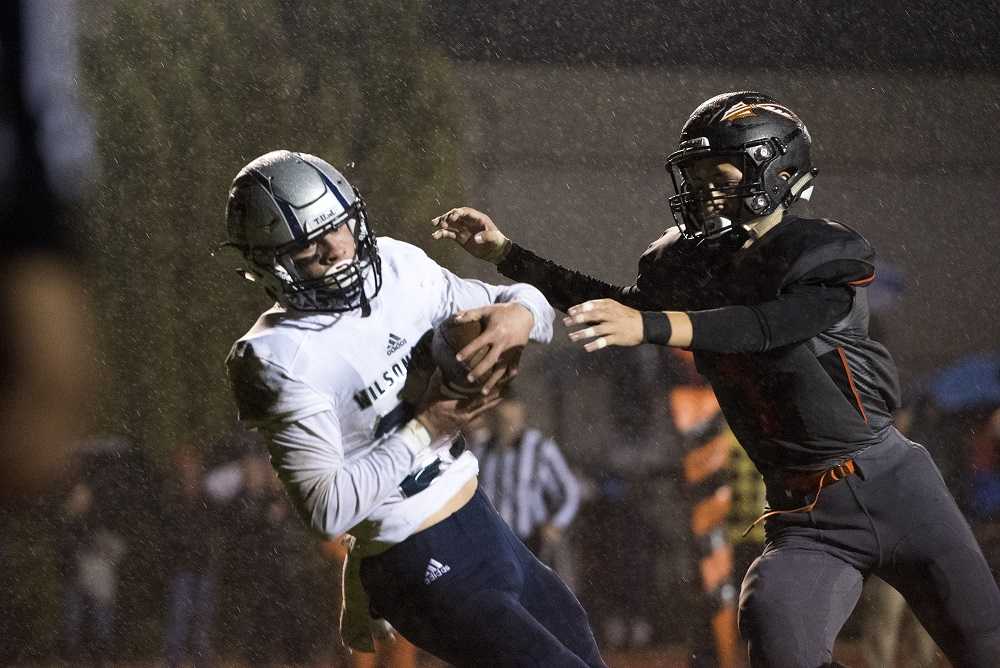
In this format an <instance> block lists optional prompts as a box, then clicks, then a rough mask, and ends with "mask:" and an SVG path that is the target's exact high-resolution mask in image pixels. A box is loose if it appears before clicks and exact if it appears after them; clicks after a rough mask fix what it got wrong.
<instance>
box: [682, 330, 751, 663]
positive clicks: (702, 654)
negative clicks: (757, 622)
mask: <svg viewBox="0 0 1000 668" xmlns="http://www.w3.org/2000/svg"><path fill="white" fill-rule="evenodd" d="M673 354H674V356H675V358H676V359H677V360H678V362H679V371H680V377H679V380H678V382H677V383H676V384H675V385H674V386H673V387H672V388H671V389H670V391H669V393H668V404H669V407H670V415H671V417H672V419H673V425H674V429H676V431H677V433H678V434H679V435H680V437H681V448H682V452H683V454H682V456H681V467H682V469H683V477H682V479H683V483H682V485H683V491H684V498H685V501H686V502H687V507H688V511H689V513H690V521H689V524H688V527H689V529H690V532H691V541H690V543H689V544H690V547H691V551H692V553H693V554H692V557H693V559H694V561H695V562H696V563H697V565H698V568H697V572H698V577H697V580H696V582H697V587H698V597H697V599H696V606H697V613H698V614H697V620H696V621H694V623H692V624H691V625H690V627H689V628H690V634H691V638H690V640H689V647H688V649H689V656H690V665H691V666H720V667H721V668H732V667H733V666H739V665H742V661H741V656H742V654H743V648H742V643H741V642H740V640H739V633H738V631H737V629H736V600H737V590H736V583H735V582H734V577H733V546H732V545H731V544H730V542H729V536H728V532H727V525H726V519H727V516H728V515H729V513H730V510H731V508H732V502H733V490H732V487H731V486H730V484H729V483H730V476H731V472H730V469H729V467H728V464H729V461H730V457H731V453H732V451H733V450H736V449H739V444H738V443H737V442H736V438H735V437H734V436H733V433H732V431H730V429H729V426H728V425H727V424H726V419H725V418H724V417H723V415H722V409H721V408H720V407H719V402H718V401H716V399H715V393H714V392H713V391H712V388H711V387H710V386H709V385H708V383H707V382H705V380H704V379H702V378H701V376H699V375H698V373H697V371H696V370H695V368H694V359H693V357H692V356H691V354H690V353H689V352H687V351H681V350H675V351H674V352H673ZM758 477H759V476H758ZM758 512H759V510H758Z"/></svg>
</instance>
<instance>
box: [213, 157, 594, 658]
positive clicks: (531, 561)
mask: <svg viewBox="0 0 1000 668" xmlns="http://www.w3.org/2000/svg"><path fill="white" fill-rule="evenodd" d="M226 219H227V233H228V237H229V239H228V244H229V245H231V246H234V247H235V248H237V249H238V250H239V251H240V252H241V253H242V255H243V258H244V259H245V261H246V262H247V263H248V265H247V267H246V269H245V275H246V276H247V278H249V279H250V280H252V281H255V282H258V283H260V284H261V285H262V286H263V287H264V288H265V289H266V290H267V292H268V294H269V295H270V296H272V297H273V298H274V299H275V300H276V302H277V303H276V304H275V305H274V307H273V308H271V309H270V310H268V311H266V312H265V313H263V314H262V315H261V316H260V318H259V319H258V320H257V322H256V324H255V325H254V326H253V327H252V328H251V329H250V331H249V332H247V333H246V334H245V335H244V336H243V337H241V338H240V339H239V340H238V341H237V342H236V343H235V344H234V346H233V348H232V351H231V352H230V355H229V358H228V360H227V367H228V372H229V378H230V384H231V386H232V389H233V393H234V395H235V398H236V403H237V406H238V410H239V419H240V420H241V422H243V423H244V424H245V425H246V426H248V427H250V428H254V429H259V430H261V431H262V432H263V433H264V434H265V436H266V437H267V441H268V447H269V451H270V454H271V462H272V464H273V466H274V468H275V470H276V471H277V473H278V476H279V477H280V479H281V481H282V482H283V484H284V486H285V488H286V490H287V492H288V495H289V497H290V498H291V499H292V501H293V503H294V504H295V506H296V507H297V509H298V510H299V512H300V513H301V515H302V516H303V518H304V519H305V521H306V522H308V523H309V525H310V526H311V527H312V528H313V529H314V530H315V531H316V532H318V533H319V534H321V536H323V537H326V538H332V537H336V536H339V535H341V534H344V533H345V532H349V533H350V534H351V535H353V536H354V537H355V538H356V539H357V543H356V546H355V548H354V552H353V554H352V556H351V558H350V559H349V563H348V567H347V574H346V576H345V579H346V581H347V590H348V591H347V599H348V605H347V611H346V613H345V617H344V621H343V624H342V635H343V637H344V640H345V642H346V643H347V644H349V645H350V646H352V647H356V648H362V649H370V646H371V639H370V636H369V634H368V629H367V621H368V614H367V613H368V612H369V611H371V612H372V613H373V614H374V615H375V616H378V617H381V618H384V619H386V620H388V622H390V623H391V624H392V625H393V627H395V628H396V629H397V630H398V631H399V632H400V633H402V634H403V635H404V636H405V637H406V638H407V639H408V640H410V641H411V642H413V643H414V644H416V645H417V646H419V647H421V648H423V649H425V650H427V651H429V652H431V653H432V654H435V655H437V656H438V657H440V658H442V659H444V660H446V661H448V662H450V663H452V664H454V665H456V666H472V665H485V664H487V663H488V664H489V665H492V666H507V665H509V666H524V665H544V666H585V665H586V666H601V665H604V664H603V662H602V660H601V657H600V654H599V652H598V649H597V646H596V643H595V641H594V636H593V632H592V631H591V629H590V625H589V623H588V621H587V617H586V614H585V612H584V611H583V609H582V607H581V606H580V604H579V602H578V601H577V600H576V598H575V597H574V596H573V594H572V593H571V592H570V591H569V589H568V588H566V586H565V585H564V584H563V583H562V582H561V581H560V580H559V579H558V577H557V576H556V575H555V574H554V573H552V572H551V571H550V570H549V569H547V568H545V567H544V566H542V565H541V564H540V563H539V562H538V561H536V560H535V558H534V557H533V556H532V555H531V554H530V553H529V552H528V551H527V550H526V549H525V548H524V546H523V545H522V544H521V543H520V542H519V541H518V540H517V538H516V537H515V536H514V535H513V534H512V533H511V531H510V529H509V528H508V527H507V526H506V525H505V524H504V523H503V521H502V520H501V519H500V518H499V516H498V515H497V513H496V511H495V510H494V509H493V507H492V506H490V504H489V502H488V501H486V499H485V497H484V496H483V495H482V493H480V492H478V491H477V473H478V463H477V461H476V459H475V457H474V456H473V455H472V454H471V453H469V452H467V451H463V448H462V443H461V441H460V440H458V441H457V442H456V439H458V436H457V435H458V433H459V429H460V428H461V427H462V426H463V425H464V424H465V423H466V422H468V421H469V420H470V419H472V418H473V417H475V416H476V415H479V414H480V413H482V412H483V411H485V410H487V409H488V408H490V407H492V406H493V405H495V403H496V401H497V398H496V395H497V393H496V392H495V391H494V386H495V385H497V384H498V383H499V382H500V380H501V377H502V376H503V375H504V373H505V370H504V364H505V363H504V362H503V361H501V355H502V354H503V353H504V352H505V351H507V350H510V349H515V348H519V347H522V346H524V345H526V344H527V342H528V340H529V339H531V340H534V341H539V342H547V341H548V340H549V339H550V338H551V336H552V320H553V318H554V312H553V310H552V308H551V307H550V306H549V304H548V303H547V302H546V300H545V298H544V297H543V296H542V295H541V293H540V292H538V291H537V290H536V289H535V288H533V287H530V286H528V285H524V284H515V285H512V286H496V285H489V284H486V283H483V282H481V281H475V280H468V279H463V278H460V277H458V276H456V275H454V274H453V273H451V272H450V271H448V270H447V269H445V268H443V267H441V266H440V265H438V264H437V263H436V262H434V261H433V260H431V259H430V258H429V257H428V256H427V255H426V254H425V253H424V252H423V251H421V250H420V249H419V248H416V247H415V246H412V245H410V244H407V243H403V242H401V241H397V240H395V239H391V238H389V237H384V236H383V237H379V238H378V239H377V240H376V237H375V234H374V232H373V230H372V226H371V223H370V222H369V220H368V216H367V213H366V210H365V205H364V202H363V200H362V199H361V196H360V194H359V193H358V192H357V190H356V189H354V188H353V187H352V186H351V185H350V184H349V183H348V182H347V180H346V179H345V178H344V177H343V175H342V174H341V173H340V172H338V171H337V170H336V169H334V168H333V167H332V166H331V165H329V164H328V163H327V162H325V161H323V160H321V159H319V158H317V157H315V156H312V155H308V154H304V153H294V152H290V151H274V152H271V153H268V154H266V155H263V156H260V157H259V158H257V159H256V160H254V161H252V162H251V163H250V164H248V165H247V166H246V167H244V168H243V169H242V170H241V171H240V172H239V174H237V176H236V178H235V179H234V181H233V185H232V188H231V190H230V193H229V202H228V206H227V211H226ZM459 311H463V312H465V317H467V318H472V319H480V320H482V321H483V323H484V325H485V326H484V331H483V333H482V334H481V335H480V337H479V343H481V344H482V345H484V346H487V345H488V346H489V353H488V355H487V356H486V359H484V360H483V361H482V362H480V363H479V364H477V366H476V367H475V368H474V369H473V370H472V374H473V375H474V376H479V377H481V378H484V379H485V381H486V382H485V385H484V389H483V392H482V394H481V395H480V396H479V397H478V398H473V399H463V400H456V399H454V398H449V397H447V396H445V395H444V394H442V392H441V384H440V374H436V375H435V376H433V377H432V379H431V381H430V383H429V385H428V387H427V389H426V391H424V392H417V394H418V395H419V394H422V395H423V396H422V398H420V399H418V400H416V401H413V402H412V403H411V402H405V401H402V399H401V398H400V396H399V393H400V390H401V389H402V388H403V386H404V384H405V382H406V379H407V371H408V368H409V365H410V358H411V356H412V354H413V346H414V345H415V344H416V343H417V341H418V340H420V338H421V336H422V335H424V334H425V332H427V331H428V330H430V329H431V328H433V327H434V326H435V325H437V324H438V323H440V322H442V321H443V320H445V319H446V318H448V317H449V316H451V315H452V314H453V313H455V312H459ZM477 345H478V344H477ZM358 582H360V584H361V585H362V586H361V587H357V586H355V585H356V583H358ZM362 588H363V592H362ZM365 595H367V596H365ZM366 599H367V600H366ZM352 613H353V614H352ZM359 613H360V616H361V617H363V619H364V620H365V624H364V625H363V626H362V625H359V624H358V623H356V620H357V618H358V616H359ZM352 620H355V621H353V622H352ZM361 628H363V629H364V630H363V631H362V630H359V629H361Z"/></svg>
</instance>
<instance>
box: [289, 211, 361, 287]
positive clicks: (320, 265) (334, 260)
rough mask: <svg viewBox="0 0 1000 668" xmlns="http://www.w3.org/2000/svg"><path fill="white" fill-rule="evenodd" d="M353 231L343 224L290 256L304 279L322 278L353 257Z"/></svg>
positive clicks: (354, 250) (341, 266) (347, 262)
mask: <svg viewBox="0 0 1000 668" xmlns="http://www.w3.org/2000/svg"><path fill="white" fill-rule="evenodd" d="M355 252H356V249H355V245H354V233H353V232H351V228H350V227H349V226H348V225H346V224H344V225H340V226H339V227H337V228H336V229H334V230H331V231H329V232H327V233H326V234H324V235H323V236H321V237H319V238H317V239H314V240H313V241H311V242H309V243H308V244H306V245H305V246H303V247H302V248H300V249H298V250H296V251H293V252H292V253H291V254H290V256H291V258H292V262H294V263H295V268H296V269H298V270H299V272H300V273H301V275H302V277H303V278H305V279H314V278H322V277H323V276H326V275H327V274H330V273H333V272H334V271H337V270H338V269H341V268H343V267H344V266H345V265H347V264H349V263H350V262H351V260H353V259H354V254H355Z"/></svg>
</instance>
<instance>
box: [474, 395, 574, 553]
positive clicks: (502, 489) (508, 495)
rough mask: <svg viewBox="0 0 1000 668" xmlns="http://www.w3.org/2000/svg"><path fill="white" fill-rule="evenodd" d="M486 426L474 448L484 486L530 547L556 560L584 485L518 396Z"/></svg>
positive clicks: (495, 412) (502, 405) (510, 397)
mask: <svg viewBox="0 0 1000 668" xmlns="http://www.w3.org/2000/svg"><path fill="white" fill-rule="evenodd" d="M507 392H508V393H510V392H511V390H510V389H509V388H508V390H507ZM485 422H486V429H485V430H484V434H483V435H482V436H480V437H479V438H477V439H476V441H477V442H476V443H475V444H474V445H473V447H472V449H473V451H474V452H475V454H476V457H477V458H478V459H479V486H480V488H481V489H482V490H483V492H484V493H485V494H486V495H487V496H488V497H489V499H490V500H491V501H492V502H493V505H494V506H495V507H496V509H497V511H498V512H499V513H500V516H501V517H503V519H504V521H505V522H507V524H508V525H510V527H511V528H512V529H513V530H514V533H515V534H517V536H518V537H519V538H520V539H521V540H522V541H524V544H525V545H526V546H527V547H528V549H530V550H531V551H532V552H534V553H535V555H536V556H538V557H539V559H542V560H543V561H546V562H551V560H552V558H553V557H554V555H553V550H554V548H555V547H556V546H557V545H558V544H559V542H560V541H561V539H562V536H563V533H564V532H565V530H566V528H567V527H568V526H569V525H570V522H572V521H573V518H574V517H575V516H576V512H577V510H578V509H579V507H580V486H579V483H578V482H577V480H576V477H575V476H574V475H573V472H572V471H570V469H569V466H567V465H566V460H565V459H564V458H563V455H562V452H560V451H559V446H558V445H557V444H556V442H555V441H554V440H552V439H551V438H548V437H546V436H545V435H544V434H542V433H541V432H540V431H538V430H537V429H532V428H530V427H528V426H527V420H526V407H525V405H524V402H523V401H522V400H521V399H519V398H518V397H517V396H516V395H514V394H513V393H510V394H508V395H507V396H506V398H505V399H504V401H502V402H501V403H500V404H499V405H498V406H497V407H496V408H494V409H493V410H492V411H490V412H489V414H488V415H487V416H486V418H485Z"/></svg>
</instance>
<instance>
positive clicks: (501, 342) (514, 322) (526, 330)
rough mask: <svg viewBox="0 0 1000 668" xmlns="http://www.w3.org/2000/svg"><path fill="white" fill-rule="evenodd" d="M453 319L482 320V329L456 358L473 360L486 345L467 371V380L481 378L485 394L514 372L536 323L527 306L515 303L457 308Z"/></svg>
mask: <svg viewBox="0 0 1000 668" xmlns="http://www.w3.org/2000/svg"><path fill="white" fill-rule="evenodd" d="M455 319H456V320H460V321H467V320H481V321H482V322H483V331H482V332H481V333H480V334H479V336H477V337H476V338H474V339H473V340H472V341H469V343H468V344H467V345H466V346H465V347H464V348H462V349H461V350H459V351H458V354H457V355H456V357H457V358H458V361H460V362H461V361H464V360H468V359H473V358H474V357H475V356H476V353H477V352H478V351H479V350H480V348H487V347H488V350H489V352H487V354H486V356H485V357H483V359H481V360H479V363H478V364H476V366H474V367H473V368H471V369H470V370H469V382H471V383H478V382H480V381H482V380H484V381H485V382H484V383H483V390H482V393H483V394H484V395H487V394H490V393H492V392H493V390H494V389H498V388H499V387H500V386H501V385H502V384H503V383H506V382H507V381H509V380H511V379H512V378H513V377H514V376H516V375H517V365H518V363H519V362H520V361H521V353H522V352H523V351H524V346H526V345H527V344H528V337H529V336H530V335H531V330H532V328H533V327H534V326H535V316H533V315H532V313H531V311H529V310H528V309H527V308H526V307H524V306H522V305H521V304H517V303H515V302H508V303H506V304H490V305H488V306H481V307H479V308H474V309H469V310H467V311H459V312H458V313H457V314H456V315H455Z"/></svg>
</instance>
